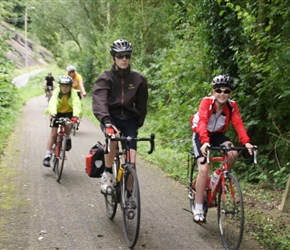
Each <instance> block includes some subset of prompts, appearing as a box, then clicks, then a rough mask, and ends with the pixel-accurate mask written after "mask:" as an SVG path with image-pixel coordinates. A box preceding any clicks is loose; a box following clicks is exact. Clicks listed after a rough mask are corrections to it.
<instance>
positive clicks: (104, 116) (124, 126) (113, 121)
mask: <svg viewBox="0 0 290 250" xmlns="http://www.w3.org/2000/svg"><path fill="white" fill-rule="evenodd" d="M110 52H111V55H112V60H113V63H114V64H113V66H112V68H111V69H110V70H107V71H105V72H103V73H102V74H101V75H100V76H99V77H98V78H97V80H96V82H95V84H94V87H93V113H94V115H95V117H96V118H97V119H98V120H99V121H100V122H101V128H102V130H103V131H104V133H105V134H112V135H113V136H119V134H118V130H120V131H121V133H122V134H123V135H124V136H132V137H136V136H137V134H138V132H137V131H138V128H140V127H141V126H142V125H143V123H144V120H145V117H146V113H147V100H148V84H147V80H146V79H145V77H144V76H142V75H141V74H140V73H139V72H136V71H133V70H131V68H130V58H131V52H132V46H131V43H129V42H128V41H127V40H123V39H118V40H116V41H114V42H113V44H112V45H111V48H110ZM130 148H131V163H132V164H133V165H135V163H136V149H137V148H136V142H131V144H130ZM115 152H116V142H112V143H111V149H110V153H108V154H106V155H105V166H106V169H105V172H104V173H103V175H102V178H101V192H102V193H107V190H108V187H109V188H111V183H112V164H113V161H114V156H115Z"/></svg>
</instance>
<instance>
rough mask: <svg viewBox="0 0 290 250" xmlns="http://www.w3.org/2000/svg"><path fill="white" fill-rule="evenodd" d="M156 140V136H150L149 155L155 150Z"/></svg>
mask: <svg viewBox="0 0 290 250" xmlns="http://www.w3.org/2000/svg"><path fill="white" fill-rule="evenodd" d="M154 139H155V134H154V133H152V134H151V136H150V150H149V151H148V154H152V152H153V151H154V149H155V143H154Z"/></svg>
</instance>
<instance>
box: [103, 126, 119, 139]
mask: <svg viewBox="0 0 290 250" xmlns="http://www.w3.org/2000/svg"><path fill="white" fill-rule="evenodd" d="M104 130H105V131H104V132H105V134H106V135H108V136H110V137H112V138H115V134H116V133H117V131H118V130H117V128H116V127H115V126H114V125H112V124H110V123H108V124H105V129H104Z"/></svg>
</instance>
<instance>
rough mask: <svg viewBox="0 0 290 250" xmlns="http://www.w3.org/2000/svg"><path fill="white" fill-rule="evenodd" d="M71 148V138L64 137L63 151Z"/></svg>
mask: <svg viewBox="0 0 290 250" xmlns="http://www.w3.org/2000/svg"><path fill="white" fill-rule="evenodd" d="M70 150H71V139H66V145H65V151H70Z"/></svg>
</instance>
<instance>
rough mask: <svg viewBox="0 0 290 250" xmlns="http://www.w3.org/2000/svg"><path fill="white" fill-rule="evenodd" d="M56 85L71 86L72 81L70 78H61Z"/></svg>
mask: <svg viewBox="0 0 290 250" xmlns="http://www.w3.org/2000/svg"><path fill="white" fill-rule="evenodd" d="M58 83H59V84H62V85H72V84H73V79H72V78H71V77H70V76H61V77H60V78H59V80H58Z"/></svg>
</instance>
